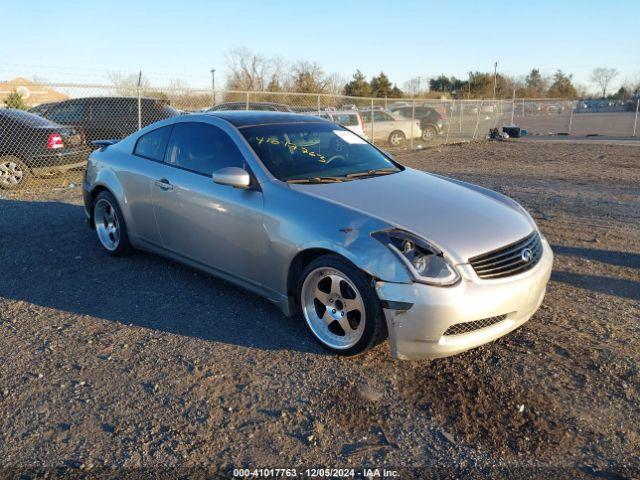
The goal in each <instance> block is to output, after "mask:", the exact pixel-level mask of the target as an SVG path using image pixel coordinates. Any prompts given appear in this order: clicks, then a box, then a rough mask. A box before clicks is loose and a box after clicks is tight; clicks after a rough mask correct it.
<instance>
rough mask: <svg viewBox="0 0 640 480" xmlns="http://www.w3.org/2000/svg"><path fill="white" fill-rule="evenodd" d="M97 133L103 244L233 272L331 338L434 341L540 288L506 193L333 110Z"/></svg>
mask: <svg viewBox="0 0 640 480" xmlns="http://www.w3.org/2000/svg"><path fill="white" fill-rule="evenodd" d="M100 146H101V147H102V148H100V149H99V150H97V151H95V152H93V153H92V154H91V156H90V159H89V164H88V168H87V172H86V177H85V180H84V184H83V191H84V202H85V208H86V214H87V217H88V218H89V221H90V225H91V226H92V227H93V228H95V230H96V234H97V237H98V240H99V242H100V244H101V245H102V247H103V248H104V249H105V250H106V251H107V252H109V253H111V254H112V255H124V254H126V253H128V252H129V251H130V250H131V249H132V248H137V249H144V250H148V251H150V252H155V253H158V254H160V255H164V256H167V257H170V258H172V259H175V260H177V261H180V262H183V263H185V264H187V265H190V266H192V267H194V268H197V269H201V270H203V271H206V272H209V273H211V274H214V275H216V276H219V277H221V278H224V279H226V280H229V281H231V282H234V283H236V284H238V285H241V286H243V287H245V288H247V289H249V290H251V291H253V292H256V293H258V294H259V295H262V296H264V297H266V298H267V299H269V300H271V301H272V302H274V303H275V304H276V305H278V306H279V307H280V309H281V310H282V311H283V312H284V313H285V314H286V315H297V316H299V318H301V320H302V321H304V322H305V323H306V325H307V326H308V328H309V330H310V331H311V333H312V334H313V336H314V338H315V339H316V340H317V341H318V342H319V343H320V344H321V345H323V346H324V347H326V348H328V349H330V350H332V351H334V352H337V353H340V354H344V355H353V354H357V353H361V352H364V351H366V350H368V349H369V348H371V347H372V346H374V345H375V344H377V343H379V342H381V341H382V340H383V339H385V338H386V337H387V336H388V337H389V339H390V343H391V352H392V354H393V355H394V356H396V357H398V358H402V359H418V358H427V357H431V358H433V357H444V356H447V355H452V354H455V353H458V352H462V351H464V350H467V349H469V348H472V347H476V346H478V345H482V344H484V343H487V342H489V341H491V340H494V339H496V338H498V337H500V336H502V335H504V334H506V333H508V332H510V331H511V330H513V329H515V328H517V327H519V326H520V325H522V324H523V323H524V322H526V321H527V320H528V319H529V318H530V317H531V316H532V315H533V313H534V312H535V311H536V310H537V308H538V307H539V305H540V303H541V302H542V299H543V296H544V293H545V288H546V285H547V281H548V279H549V276H550V273H551V266H552V261H553V254H552V252H551V248H550V247H549V244H548V243H547V241H546V240H545V238H544V237H543V236H542V234H541V233H540V231H539V230H538V228H537V227H536V224H535V223H534V221H533V220H532V218H531V217H530V216H529V214H528V213H527V212H526V211H525V210H524V209H523V208H522V207H521V206H520V205H519V204H518V203H516V202H515V201H513V200H511V199H510V198H508V197H505V196H504V195H501V194H499V193H496V192H494V191H491V190H487V189H485V188H482V187H478V186H475V185H471V184H467V183H464V182H461V181H457V180H452V179H448V178H444V177H441V176H438V175H433V174H428V173H425V172H422V171H417V170H413V169H411V168H407V167H404V166H402V165H400V164H399V163H397V162H396V161H394V160H393V159H392V158H391V157H389V156H388V155H387V154H385V153H384V152H382V151H380V150H378V149H377V148H376V147H374V146H373V145H371V144H369V143H368V142H366V141H365V140H363V139H362V138H361V137H359V136H357V135H355V134H353V133H352V132H350V131H349V130H347V129H345V128H343V127H342V126H340V125H338V124H335V123H332V122H328V121H325V120H320V119H318V118H317V117H313V116H305V115H297V114H291V113H281V112H254V111H245V112H216V113H209V114H193V115H189V116H181V117H175V118H171V119H167V120H164V121H161V122H158V123H155V124H153V125H150V126H148V127H146V128H144V129H142V130H141V131H139V132H137V133H135V134H133V135H131V136H129V137H127V138H125V139H124V140H121V141H119V142H117V143H113V142H110V141H105V142H101V143H100ZM255 328H261V326H260V324H259V322H258V321H257V320H256V324H255Z"/></svg>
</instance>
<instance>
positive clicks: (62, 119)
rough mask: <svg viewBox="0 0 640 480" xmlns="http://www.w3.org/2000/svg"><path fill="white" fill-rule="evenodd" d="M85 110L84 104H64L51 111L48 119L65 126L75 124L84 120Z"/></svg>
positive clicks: (48, 113)
mask: <svg viewBox="0 0 640 480" xmlns="http://www.w3.org/2000/svg"><path fill="white" fill-rule="evenodd" d="M84 110H85V104H84V103H80V102H76V103H63V104H61V105H58V106H56V107H53V108H52V109H51V110H49V111H48V112H47V117H48V118H49V119H50V120H53V121H54V122H57V123H61V124H63V125H64V124H70V123H74V122H81V121H82V120H83V118H84Z"/></svg>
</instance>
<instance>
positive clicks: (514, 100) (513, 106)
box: [511, 87, 516, 125]
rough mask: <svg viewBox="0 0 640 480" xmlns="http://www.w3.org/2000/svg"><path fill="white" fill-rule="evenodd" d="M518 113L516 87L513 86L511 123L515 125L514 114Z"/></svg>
mask: <svg viewBox="0 0 640 480" xmlns="http://www.w3.org/2000/svg"><path fill="white" fill-rule="evenodd" d="M515 113H516V87H513V100H511V125H513V115H514V114H515Z"/></svg>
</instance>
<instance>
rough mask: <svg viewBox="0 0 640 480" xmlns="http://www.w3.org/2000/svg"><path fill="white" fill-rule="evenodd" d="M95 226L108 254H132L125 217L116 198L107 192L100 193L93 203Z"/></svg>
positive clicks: (118, 255)
mask: <svg viewBox="0 0 640 480" xmlns="http://www.w3.org/2000/svg"><path fill="white" fill-rule="evenodd" d="M93 225H94V227H95V230H96V235H97V236H98V241H99V242H100V245H101V246H102V248H104V249H105V250H106V251H107V253H109V254H110V255H114V256H116V257H121V256H125V255H127V254H129V253H131V250H132V248H131V243H130V242H129V235H128V234H127V225H126V224H125V221H124V216H123V215H122V211H121V210H120V206H119V205H118V202H117V201H116V199H115V197H114V196H113V195H112V194H111V192H109V191H107V190H103V191H102V192H100V193H99V194H98V196H97V197H96V199H95V202H94V203H93Z"/></svg>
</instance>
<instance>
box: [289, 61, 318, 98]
mask: <svg viewBox="0 0 640 480" xmlns="http://www.w3.org/2000/svg"><path fill="white" fill-rule="evenodd" d="M291 74H292V76H291V84H292V87H293V91H294V92H300V93H323V92H324V89H325V87H326V83H327V82H326V80H325V75H324V72H323V71H322V67H320V64H319V63H316V62H309V61H308V60H298V61H297V62H295V63H294V64H293V65H291Z"/></svg>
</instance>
